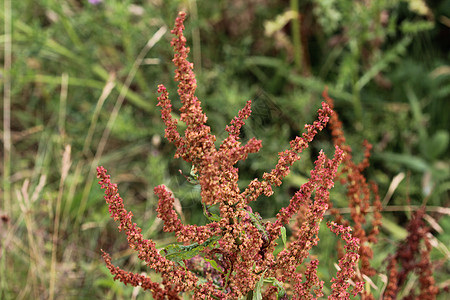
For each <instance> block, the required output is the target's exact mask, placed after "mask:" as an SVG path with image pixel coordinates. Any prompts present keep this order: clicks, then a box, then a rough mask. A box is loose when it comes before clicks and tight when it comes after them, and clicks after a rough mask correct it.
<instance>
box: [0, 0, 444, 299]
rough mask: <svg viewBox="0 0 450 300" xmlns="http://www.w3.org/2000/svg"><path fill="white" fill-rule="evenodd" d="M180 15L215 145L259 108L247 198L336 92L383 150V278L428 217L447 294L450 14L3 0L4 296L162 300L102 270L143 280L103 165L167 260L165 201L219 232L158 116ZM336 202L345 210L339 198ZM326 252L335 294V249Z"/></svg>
mask: <svg viewBox="0 0 450 300" xmlns="http://www.w3.org/2000/svg"><path fill="white" fill-rule="evenodd" d="M179 10H185V11H187V12H188V14H189V19H188V21H187V22H186V25H187V30H186V31H185V34H186V35H187V37H188V44H190V45H192V46H191V61H193V62H194V65H195V72H196V74H197V79H198V89H197V95H198V97H199V98H200V99H201V100H202V102H203V105H204V109H205V112H206V114H207V115H208V117H209V119H208V124H209V125H210V126H211V127H212V128H213V130H214V129H215V130H216V131H215V134H216V135H217V136H218V137H219V138H218V140H220V138H221V137H223V135H224V133H225V131H224V129H225V125H226V124H227V123H228V122H229V120H230V119H231V118H232V117H233V116H234V115H235V114H236V113H237V111H238V110H239V109H240V108H241V107H242V106H243V105H244V103H245V101H246V100H248V99H253V115H252V117H251V120H250V121H249V122H248V123H247V125H246V126H245V128H244V129H243V130H244V136H243V138H244V140H245V139H249V138H251V137H256V138H258V139H262V140H263V145H264V147H263V149H262V151H261V152H260V153H258V154H255V155H252V156H250V157H249V159H248V160H247V161H246V162H245V163H243V164H241V165H239V167H240V168H241V174H240V176H241V179H242V184H243V185H244V184H247V183H248V182H249V181H250V180H251V179H253V178H255V177H257V176H261V175H262V173H263V172H264V171H267V169H266V168H267V166H271V165H273V164H274V163H275V162H276V159H277V156H276V154H277V153H278V151H280V149H283V147H286V146H287V143H288V141H289V140H290V139H292V138H293V137H295V135H298V134H299V133H300V132H301V130H302V126H303V124H305V123H307V122H310V121H311V120H313V119H314V118H315V113H314V112H315V111H316V109H317V108H318V107H319V105H320V101H321V99H320V92H321V91H322V90H323V89H324V86H328V87H329V92H330V95H331V96H332V97H333V98H334V99H335V101H336V110H337V111H338V112H339V114H340V118H341V119H342V120H343V122H344V128H345V130H346V135H347V139H348V142H349V143H350V145H351V146H352V147H353V149H354V156H355V158H356V159H357V160H358V155H359V154H360V157H359V158H361V159H362V151H361V150H362V148H361V144H362V140H363V139H368V140H369V142H370V143H372V144H373V145H374V150H373V158H372V166H371V167H370V168H369V170H368V172H367V174H366V175H367V177H368V178H370V179H373V180H375V181H376V182H377V183H378V184H379V185H380V192H381V196H382V199H383V197H384V202H383V204H384V205H386V207H387V208H386V211H385V212H384V213H383V229H382V238H381V240H380V242H379V244H378V245H375V246H374V247H375V253H376V256H375V258H374V263H375V266H380V265H382V264H383V260H384V259H385V258H386V257H387V256H388V255H389V254H390V253H392V251H393V249H394V247H395V245H396V244H397V243H398V242H399V241H400V240H401V239H402V238H404V237H405V236H406V231H405V229H404V225H405V224H406V223H407V221H408V219H409V217H410V209H414V207H415V206H417V205H421V204H423V203H425V204H426V205H427V206H428V210H427V211H428V214H427V220H428V223H429V226H431V228H432V234H433V241H434V244H433V246H434V249H433V251H432V256H433V258H434V259H435V267H436V270H435V278H436V282H437V284H438V285H440V286H442V287H443V286H447V287H448V284H449V282H448V276H447V275H446V274H448V273H449V272H450V265H449V263H448V258H449V256H450V254H449V250H448V246H447V245H449V244H450V235H449V232H450V222H449V218H448V215H449V212H448V205H449V189H450V171H449V170H450V156H449V147H448V143H449V132H448V128H450V119H449V114H448V111H450V102H449V96H450V64H449V58H450V57H449V55H450V51H448V50H449V49H450V44H449V43H450V38H449V36H450V19H449V18H450V1H434V2H432V3H431V2H430V3H429V4H427V3H426V2H425V1H421V0H415V1H412V0H411V1H387V0H374V1H348V0H327V1H319V0H308V1H281V0H251V1H240V0H234V1H224V0H221V1H200V0H199V1H195V0H190V1H181V0H179V1H177V0H171V1H158V0H146V1H144V0H143V1H130V0H126V1H115V0H111V1H106V0H105V1H103V2H101V3H99V4H92V3H90V2H89V1H87V0H82V1H81V0H66V1H55V0H45V1H38V2H36V1H30V0H23V1H11V0H3V1H2V13H1V18H2V22H1V32H2V35H1V36H0V43H1V44H2V47H3V49H4V51H3V52H2V54H1V56H2V60H3V68H2V70H1V72H2V73H1V78H0V80H1V81H2V87H3V88H2V90H3V94H4V101H3V102H2V105H3V106H2V109H3V112H4V113H3V116H2V118H3V120H8V118H9V119H10V128H8V126H3V127H2V133H3V135H2V142H3V145H4V147H3V149H2V152H3V155H4V156H3V160H1V167H2V179H3V185H2V191H1V203H2V207H1V208H0V209H1V211H0V212H1V221H0V236H1V244H0V245H1V248H0V251H1V256H0V278H1V283H0V298H2V299H28V298H31V297H34V298H36V299H40V298H45V299H47V298H52V297H53V298H58V299H70V298H77V299H80V298H81V299H82V298H89V299H93V298H98V299H115V298H127V299H129V298H133V299H135V298H139V299H148V298H149V296H146V295H144V294H142V292H140V291H139V290H137V289H132V288H128V287H125V286H122V284H121V283H117V282H114V281H113V280H112V278H111V276H110V275H109V272H108V271H107V269H106V267H105V266H104V264H103V262H102V260H101V258H100V251H99V249H100V248H103V249H108V250H109V249H112V250H111V251H109V252H111V253H118V254H117V256H116V257H113V259H114V260H116V262H117V264H119V265H121V266H123V267H124V268H126V269H128V270H130V271H134V272H138V271H140V270H142V271H144V272H145V268H144V267H142V266H141V265H140V263H139V262H138V260H137V257H136V256H132V255H130V254H131V252H130V250H129V249H128V248H127V247H128V246H127V243H126V240H125V238H124V236H123V235H120V234H118V233H117V232H116V230H115V226H114V224H113V223H112V222H110V220H109V214H108V212H107V206H106V205H105V203H104V201H103V197H102V192H101V190H100V188H99V187H98V186H97V185H96V181H97V180H96V179H95V177H94V175H95V167H96V166H97V165H99V164H102V165H104V166H105V167H107V168H108V170H109V171H110V173H111V174H115V178H113V179H114V181H115V182H118V183H119V185H120V190H121V195H122V197H123V198H124V199H125V202H126V205H128V208H130V209H131V210H133V212H135V218H136V222H137V223H138V224H146V226H143V227H144V228H145V230H147V231H146V232H145V233H144V235H145V236H146V237H149V238H152V239H154V240H156V241H157V242H158V245H161V246H163V245H165V244H167V243H169V242H173V241H174V239H173V237H172V236H167V235H162V234H161V232H162V230H161V228H162V225H161V224H160V222H159V221H158V220H156V219H155V217H156V213H155V207H156V198H155V196H154V195H153V192H152V191H153V187H154V186H156V185H159V184H165V185H167V186H168V187H169V188H170V189H172V190H173V191H174V193H175V195H176V196H177V197H178V198H179V200H180V205H179V213H180V215H181V216H182V218H184V219H185V220H186V221H187V222H189V223H193V224H194V223H195V224H204V223H205V222H206V219H205V217H204V216H203V214H202V210H201V202H200V200H199V190H198V188H197V186H195V185H192V184H191V183H189V182H188V181H187V180H186V178H185V177H183V176H182V175H181V174H180V173H179V171H178V170H180V169H181V170H182V171H183V173H184V174H185V175H189V172H190V167H191V166H188V165H186V164H185V163H183V162H182V161H180V160H173V159H172V157H173V154H174V151H175V149H174V148H173V147H172V146H171V145H168V143H167V142H166V141H165V140H164V138H163V132H164V127H163V123H162V121H161V120H160V113H159V109H157V107H156V97H157V95H156V86H157V84H158V83H164V84H165V85H166V86H167V87H168V89H169V91H171V95H175V91H176V87H175V86H174V84H173V81H172V80H171V78H172V76H173V67H172V64H171V58H172V51H171V49H170V43H169V41H170V39H171V35H170V33H168V31H166V29H167V28H171V27H172V25H173V21H174V19H175V17H176V15H177V12H178V11H179ZM8 49H11V50H8ZM172 97H173V96H172ZM8 99H10V100H8ZM9 101H10V107H9V104H8V103H9ZM9 132H10V134H11V135H10V137H9V135H8V134H9ZM8 145H11V150H10V151H9V150H8ZM321 148H324V149H328V151H331V149H332V145H331V143H330V136H329V134H327V133H322V134H321V135H320V136H319V141H316V142H315V143H313V145H312V147H311V149H310V151H309V152H307V153H306V154H307V155H310V156H311V157H315V156H316V155H317V153H318V151H319V149H321ZM329 153H330V152H329ZM307 155H305V157H304V158H303V159H302V160H301V161H300V162H299V163H297V164H296V165H294V172H293V173H292V174H291V175H290V176H289V177H288V178H287V184H284V185H283V186H282V187H280V188H279V189H278V190H277V191H275V195H274V196H273V197H272V198H271V199H270V201H264V202H262V201H260V202H258V203H255V207H254V209H255V210H257V211H259V212H260V213H261V215H262V216H263V218H270V217H273V216H274V213H275V212H276V211H278V209H279V208H280V207H281V206H285V205H286V202H287V201H288V199H289V198H290V196H289V195H290V194H292V192H293V191H295V190H297V189H298V187H299V186H300V185H301V184H302V183H304V182H305V181H306V178H307V176H308V171H309V170H310V169H311V165H312V162H311V159H309V157H307ZM333 194H334V201H335V202H336V205H337V206H338V207H339V206H340V207H345V206H346V205H345V201H346V200H345V197H343V196H342V193H339V188H338V187H337V188H336V190H335V191H334V192H333ZM321 239H322V241H321V243H319V245H321V247H320V248H317V249H316V251H317V255H320V256H319V258H320V257H324V259H321V260H320V261H321V265H320V266H319V268H320V269H319V270H320V275H321V276H323V277H324V279H325V281H327V280H328V279H329V278H327V276H329V275H328V274H329V273H330V272H331V273H334V272H335V267H334V266H333V265H331V261H335V260H334V259H333V260H330V259H327V258H329V257H333V255H334V250H333V244H334V243H335V238H334V237H332V236H331V235H330V236H328V237H326V236H324V237H321ZM327 261H329V262H330V263H327ZM384 267H385V266H384ZM382 275H383V274H381V276H378V277H377V278H376V281H377V282H375V285H376V286H378V287H380V288H381V287H382V286H383V276H382ZM409 280H410V286H414V282H415V280H416V279H415V278H410V279H409ZM325 292H326V291H325ZM406 292H407V291H405V293H406ZM441 296H442V297H443V298H442V299H445V295H441Z"/></svg>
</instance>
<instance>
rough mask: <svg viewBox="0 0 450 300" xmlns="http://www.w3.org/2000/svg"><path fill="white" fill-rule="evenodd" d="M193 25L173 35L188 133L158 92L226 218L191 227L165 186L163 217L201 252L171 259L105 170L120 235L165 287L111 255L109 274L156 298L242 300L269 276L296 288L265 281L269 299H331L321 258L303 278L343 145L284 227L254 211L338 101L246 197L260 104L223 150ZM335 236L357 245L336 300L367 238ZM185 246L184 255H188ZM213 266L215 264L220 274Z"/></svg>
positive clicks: (208, 200) (321, 160)
mask: <svg viewBox="0 0 450 300" xmlns="http://www.w3.org/2000/svg"><path fill="white" fill-rule="evenodd" d="M184 19H185V13H183V12H181V13H180V14H179V15H178V17H177V19H176V21H175V27H174V29H173V30H172V33H173V34H174V35H175V37H174V39H173V40H172V43H171V44H172V46H173V48H174V51H175V56H174V59H173V62H174V64H175V66H176V71H175V80H176V81H177V82H178V95H179V96H180V100H181V103H182V107H181V109H180V112H181V114H180V121H181V122H184V123H185V124H186V125H187V126H186V129H185V131H184V134H183V135H182V134H180V133H179V132H178V128H177V122H178V120H176V119H174V118H173V117H172V115H171V112H172V104H171V101H170V98H169V93H168V91H167V89H166V88H165V87H164V86H163V85H159V86H158V92H159V93H160V96H159V97H158V101H159V102H158V106H160V107H161V118H162V120H163V121H164V123H165V125H166V129H165V137H166V138H167V140H168V141H169V142H171V143H173V144H174V145H175V147H176V148H177V150H176V153H175V157H176V158H182V159H184V160H185V161H186V162H188V163H191V164H192V167H193V172H194V173H195V174H196V176H197V178H198V182H199V184H200V186H201V193H200V196H201V201H202V202H203V204H204V206H205V207H206V209H208V208H209V207H211V206H214V205H216V206H218V209H219V212H220V213H219V215H218V216H216V217H215V218H211V219H210V222H209V223H208V224H206V225H204V226H197V225H185V224H183V223H182V221H181V220H180V219H179V218H178V215H177V213H176V211H175V210H174V207H173V206H174V201H175V198H174V195H173V194H172V192H171V191H170V190H169V189H168V188H167V187H166V186H164V185H159V186H157V187H155V189H154V193H155V195H156V196H157V197H158V199H159V201H158V207H157V212H158V218H160V219H161V220H163V222H164V228H163V230H164V231H165V232H174V233H175V236H176V238H177V241H178V242H179V243H180V245H183V246H182V247H188V248H189V247H191V248H190V249H194V248H195V249H197V252H195V251H194V252H195V256H193V257H189V258H186V259H182V261H177V260H171V259H169V258H168V257H167V256H166V255H165V253H167V252H165V251H158V250H157V249H156V245H155V243H154V242H153V241H151V240H146V239H144V237H143V235H142V234H141V232H142V230H141V228H139V227H138V226H137V225H136V224H135V223H132V216H133V214H132V213H131V212H129V211H127V210H126V209H125V208H124V204H123V200H122V198H121V197H120V196H119V193H118V190H117V185H115V184H112V183H111V181H110V175H107V173H106V170H105V169H104V168H103V167H99V168H98V169H97V176H98V177H99V178H100V184H101V186H102V188H103V189H105V200H106V202H107V204H108V205H109V211H110V214H111V217H112V218H113V219H114V220H115V221H116V222H118V223H119V226H118V228H119V230H121V231H124V232H125V233H126V235H127V237H128V244H129V246H130V247H131V248H132V249H133V250H135V251H137V252H138V257H139V258H140V259H141V260H143V261H145V262H146V264H147V266H148V267H149V268H151V269H153V270H154V271H155V272H157V273H159V274H161V277H162V282H161V283H154V282H152V281H151V280H150V278H148V277H145V276H143V275H137V274H133V273H129V272H126V271H123V270H121V269H120V268H118V267H115V266H113V265H112V263H111V258H110V256H109V255H108V254H107V253H105V252H103V258H104V260H105V262H106V264H107V266H108V269H109V270H110V271H111V273H112V274H113V275H115V279H118V280H121V281H122V282H124V283H125V284H131V285H133V286H141V287H144V288H145V289H148V290H150V291H151V292H152V294H153V297H154V298H155V299H166V298H169V299H181V295H182V294H183V293H190V295H192V296H193V297H194V299H238V298H239V297H242V296H249V295H250V293H252V292H254V289H255V286H256V285H257V284H258V283H259V282H261V278H262V276H264V278H271V280H274V281H276V282H278V283H280V284H284V285H285V288H286V289H287V291H286V292H284V291H283V289H282V292H280V290H279V287H277V288H273V286H270V285H267V284H265V285H264V288H263V291H262V293H263V294H264V297H267V299H269V298H273V296H274V295H276V294H277V293H284V294H283V295H281V296H280V295H279V296H280V297H282V298H281V299H288V298H287V297H288V293H289V295H291V296H292V299H317V297H321V296H322V295H323V291H322V288H323V284H324V283H323V281H321V280H319V277H318V275H317V267H318V265H319V261H318V260H311V261H310V262H309V264H308V265H307V267H306V269H305V268H303V269H304V272H303V273H301V272H299V271H298V270H299V269H300V268H299V267H300V266H301V265H302V264H304V263H305V262H306V261H307V259H308V257H309V252H310V250H311V248H312V247H314V246H315V245H317V243H318V241H319V238H318V232H319V225H320V223H321V222H322V220H323V217H324V213H325V211H326V210H327V209H328V207H329V205H330V200H329V197H330V193H329V190H330V189H331V188H332V187H333V185H334V179H335V176H336V174H337V172H338V167H339V164H340V163H341V161H342V160H343V159H344V157H345V155H346V154H345V153H344V151H343V150H342V149H341V148H340V147H338V146H336V148H335V154H334V157H333V158H331V159H329V158H328V157H327V156H326V155H325V153H324V152H323V151H321V152H320V154H319V156H318V158H317V160H316V162H315V168H314V169H313V170H312V171H311V174H310V179H309V180H308V182H307V183H305V184H304V185H302V187H301V188H300V190H299V191H298V192H297V193H295V195H294V196H293V197H292V198H291V199H290V202H289V205H288V206H287V207H285V208H282V209H281V210H280V211H279V213H278V214H277V216H276V220H275V221H274V222H263V220H262V219H261V218H260V217H259V215H258V214H257V213H256V212H253V211H252V210H251V208H250V206H249V204H250V203H251V202H252V201H255V200H257V198H258V197H259V196H261V195H262V194H264V195H265V196H268V197H270V196H271V195H272V194H273V187H277V186H279V185H281V184H282V180H283V179H284V178H285V177H286V176H287V175H288V174H289V172H290V167H291V166H292V165H293V163H294V162H296V161H298V160H299V159H300V154H301V153H302V152H303V150H304V149H306V148H307V147H308V145H309V143H310V142H311V141H312V140H313V139H314V137H315V136H316V135H317V133H318V132H319V131H321V130H322V129H323V128H325V126H326V125H327V123H328V121H329V120H330V116H331V115H332V114H333V111H332V109H331V108H330V106H329V105H328V104H326V103H325V102H324V103H322V107H321V109H319V110H318V118H317V120H316V121H314V122H313V124H311V125H306V126H305V132H304V133H303V134H302V136H301V137H296V138H295V139H293V140H292V141H291V142H290V147H289V149H286V150H285V151H282V152H280V153H279V155H278V156H279V158H278V162H277V164H276V166H275V168H274V169H272V170H271V171H270V172H268V173H264V174H263V176H262V179H261V180H260V179H254V180H252V181H251V182H250V184H249V185H248V187H247V188H246V189H244V190H243V191H241V189H240V188H239V185H238V179H239V173H238V169H237V168H236V167H235V165H236V163H237V162H238V161H241V160H245V159H246V158H247V157H248V155H249V154H251V153H256V152H258V151H259V150H260V149H261V146H262V144H261V141H259V140H257V139H255V138H252V139H250V140H249V141H248V142H247V143H246V144H244V145H243V144H242V143H241V141H240V138H239V135H240V130H241V128H242V126H243V125H244V124H245V120H246V119H247V118H248V117H249V116H250V114H251V101H247V103H246V104H245V106H244V108H242V109H241V110H240V111H239V113H238V116H237V117H235V118H234V119H233V120H231V122H230V124H229V125H228V126H227V127H226V131H227V132H228V136H227V137H226V138H225V139H224V141H223V142H222V143H221V144H220V146H219V147H218V148H217V147H216V145H215V142H216V137H215V136H214V135H213V134H211V128H210V127H209V126H207V125H206V121H207V117H206V115H205V114H204V113H203V111H202V108H201V102H200V100H199V99H198V98H197V97H196V96H195V90H196V87H197V81H196V78H195V74H194V72H193V64H191V63H189V61H188V60H187V57H188V53H189V47H187V46H186V38H185V37H184V35H183V29H184V25H183V22H184ZM313 195H314V196H313ZM312 198H314V199H312ZM301 207H303V208H305V207H306V216H305V221H304V222H303V223H302V224H301V225H300V226H299V228H298V229H297V230H296V232H297V233H296V239H294V240H293V241H291V242H289V243H287V245H286V247H285V249H284V250H282V251H281V252H280V253H279V254H278V255H276V256H275V255H274V254H273V253H274V250H275V247H276V246H277V243H276V240H277V239H278V238H279V237H280V233H281V230H282V227H283V226H285V225H287V224H289V222H290V220H291V219H292V218H293V217H294V216H295V215H296V214H297V213H298V211H299V209H300V208H301ZM330 229H331V230H332V231H333V232H335V233H337V234H340V235H341V237H342V239H343V240H344V241H345V242H346V243H347V245H346V246H345V249H346V254H345V255H344V257H342V258H341V259H340V261H339V266H340V271H338V274H337V276H336V279H334V281H333V285H332V293H333V294H332V295H331V296H330V297H329V299H349V293H348V292H347V288H348V287H349V280H350V279H351V278H352V277H353V275H354V272H355V271H354V269H355V266H356V264H357V261H358V258H359V254H358V249H359V240H358V239H357V238H354V237H353V235H352V234H351V233H350V229H349V228H348V227H343V226H342V225H336V224H332V225H330ZM174 247H175V246H174ZM182 247H181V246H180V247H179V248H180V249H186V248H182ZM177 249H178V248H177ZM206 263H209V267H208V268H203V269H202V270H200V269H199V266H200V264H203V265H205V264H206ZM211 264H214V268H212V269H211V267H212V265H211ZM212 270H214V271H212ZM205 273H210V274H205ZM200 277H201V278H200ZM200 279H201V280H200ZM360 290H361V284H360V283H358V284H357V286H356V287H354V288H353V291H354V292H355V293H358V292H359V291H360ZM311 293H313V294H314V295H313V294H311Z"/></svg>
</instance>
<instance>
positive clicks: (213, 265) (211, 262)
mask: <svg viewBox="0 0 450 300" xmlns="http://www.w3.org/2000/svg"><path fill="white" fill-rule="evenodd" d="M204 260H205V261H206V262H209V263H210V264H211V267H213V269H214V270H216V271H217V272H220V273H222V272H223V271H222V268H220V267H219V266H218V265H217V262H216V261H215V260H212V259H209V258H204Z"/></svg>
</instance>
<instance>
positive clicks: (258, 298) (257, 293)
mask: <svg viewBox="0 0 450 300" xmlns="http://www.w3.org/2000/svg"><path fill="white" fill-rule="evenodd" d="M265 273H266V271H264V273H263V274H262V275H261V278H260V279H259V281H258V283H257V284H256V286H255V289H254V291H253V297H252V300H262V294H261V288H262V285H263V283H264V274H265Z"/></svg>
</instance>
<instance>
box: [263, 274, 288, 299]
mask: <svg viewBox="0 0 450 300" xmlns="http://www.w3.org/2000/svg"><path fill="white" fill-rule="evenodd" d="M264 282H267V283H270V284H271V285H273V286H274V287H276V288H277V290H278V294H277V299H280V298H281V297H283V296H284V295H285V294H286V290H285V289H284V286H283V284H282V283H281V282H279V281H278V280H277V279H276V278H274V277H268V278H266V279H264Z"/></svg>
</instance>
